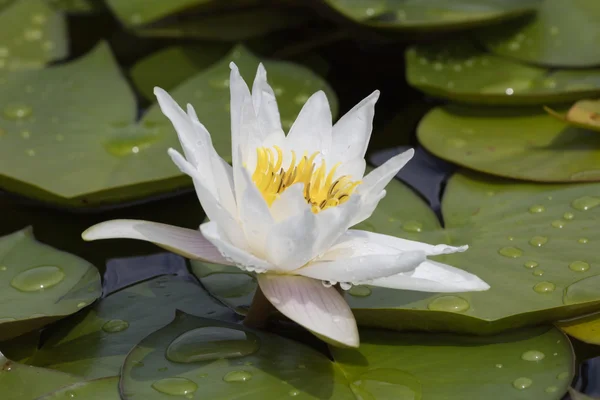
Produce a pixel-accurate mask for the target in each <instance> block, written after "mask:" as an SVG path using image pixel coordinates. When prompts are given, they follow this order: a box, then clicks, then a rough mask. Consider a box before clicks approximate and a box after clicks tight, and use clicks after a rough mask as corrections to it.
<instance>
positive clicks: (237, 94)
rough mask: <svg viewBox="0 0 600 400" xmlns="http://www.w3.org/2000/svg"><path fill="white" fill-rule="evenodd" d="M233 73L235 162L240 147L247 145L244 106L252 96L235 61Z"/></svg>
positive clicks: (231, 75)
mask: <svg viewBox="0 0 600 400" xmlns="http://www.w3.org/2000/svg"><path fill="white" fill-rule="evenodd" d="M229 67H230V68H231V73H230V74H229V93H230V113H231V154H232V157H233V163H234V166H235V163H236V162H238V161H239V160H236V157H237V155H238V151H239V149H240V148H244V147H245V145H246V133H245V132H244V130H243V129H242V128H241V122H242V106H243V104H244V101H245V100H246V99H247V98H248V97H250V90H249V89H248V85H246V82H244V80H243V79H242V76H241V75H240V71H239V70H238V67H237V66H236V65H235V63H233V62H232V63H230V64H229Z"/></svg>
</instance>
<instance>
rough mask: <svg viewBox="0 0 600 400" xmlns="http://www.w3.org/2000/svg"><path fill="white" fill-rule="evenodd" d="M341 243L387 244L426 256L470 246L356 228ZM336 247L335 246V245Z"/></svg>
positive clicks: (351, 245)
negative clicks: (401, 236)
mask: <svg viewBox="0 0 600 400" xmlns="http://www.w3.org/2000/svg"><path fill="white" fill-rule="evenodd" d="M338 243H339V244H338V245H337V246H340V245H345V246H347V247H350V248H360V246H361V244H364V246H369V247H371V246H373V245H374V244H376V245H378V246H385V247H388V248H391V249H395V250H398V251H413V250H421V251H423V252H425V255H426V256H437V255H441V254H452V253H459V252H463V251H466V250H467V249H468V248H469V246H466V245H465V246H459V247H455V246H449V245H447V244H436V245H432V244H428V243H423V242H417V241H414V240H407V239H402V238H399V237H395V236H389V235H382V234H380V233H374V232H368V231H361V230H356V229H350V230H348V231H347V232H346V233H345V234H344V236H343V237H341V238H340V240H339V242H338ZM334 248H335V246H334Z"/></svg>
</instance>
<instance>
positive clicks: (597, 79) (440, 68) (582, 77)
mask: <svg viewBox="0 0 600 400" xmlns="http://www.w3.org/2000/svg"><path fill="white" fill-rule="evenodd" d="M406 79H407V80H408V82H409V83H410V84H411V85H412V86H414V87H416V88H417V89H419V90H421V91H423V92H425V93H427V94H430V95H433V96H438V97H443V98H447V99H451V100H456V101H459V102H464V103H474V104H481V103H485V104H548V103H559V102H567V101H575V100H579V99H581V98H585V97H589V96H594V95H596V94H598V93H600V69H596V70H577V71H561V70H559V71H554V72H550V71H549V70H546V69H544V68H539V67H534V66H528V65H524V64H520V63H518V62H515V61H512V60H510V59H507V58H503V57H499V56H496V55H493V54H489V53H486V52H485V51H482V50H480V49H479V48H478V47H476V46H475V45H474V44H473V42H472V41H470V40H464V39H458V40H453V41H444V42H440V43H431V44H423V45H417V46H414V47H411V48H410V49H409V50H408V51H407V52H406Z"/></svg>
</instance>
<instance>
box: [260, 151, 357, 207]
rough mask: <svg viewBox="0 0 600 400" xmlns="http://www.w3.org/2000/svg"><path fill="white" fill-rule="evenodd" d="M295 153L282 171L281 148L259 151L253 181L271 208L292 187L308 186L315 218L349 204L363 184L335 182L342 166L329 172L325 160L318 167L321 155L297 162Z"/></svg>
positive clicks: (344, 180) (344, 179)
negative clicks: (355, 191) (318, 157)
mask: <svg viewBox="0 0 600 400" xmlns="http://www.w3.org/2000/svg"><path fill="white" fill-rule="evenodd" d="M291 153H292V160H291V162H290V165H289V166H288V167H287V169H285V168H282V167H281V165H282V163H283V151H282V150H281V148H279V147H278V146H273V148H272V149H267V148H258V149H256V169H255V170H254V173H253V174H252V180H253V181H254V183H255V184H256V187H257V188H258V189H259V190H260V191H261V193H262V195H263V197H264V199H265V200H266V201H267V203H268V204H269V206H270V205H271V204H273V202H274V201H275V199H277V198H278V197H279V195H280V194H281V193H283V192H284V191H285V190H286V189H287V188H288V187H290V186H292V185H294V184H296V183H300V184H303V185H304V191H303V193H304V198H305V199H306V201H307V202H308V203H309V204H310V205H311V210H312V212H314V213H315V214H316V213H318V212H320V211H322V210H325V209H327V208H330V207H336V206H338V205H340V204H343V203H345V202H346V201H348V199H349V198H350V196H351V195H352V193H353V192H354V190H355V189H356V187H357V186H358V185H360V183H361V181H352V180H351V179H350V177H349V176H348V175H343V176H341V177H339V178H337V179H336V180H335V181H333V177H334V176H335V172H336V170H337V168H338V167H339V166H340V163H337V164H336V165H334V166H333V168H331V170H329V173H328V172H327V164H326V163H325V160H322V161H321V164H320V165H318V166H317V165H316V164H315V159H316V158H317V156H318V155H319V153H318V152H315V153H313V154H311V155H310V156H308V154H307V153H305V154H304V155H303V156H302V158H300V160H299V161H298V162H296V153H295V152H294V151H292V152H291Z"/></svg>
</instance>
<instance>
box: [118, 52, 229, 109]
mask: <svg viewBox="0 0 600 400" xmlns="http://www.w3.org/2000/svg"><path fill="white" fill-rule="evenodd" d="M230 49H231V45H229V44H225V43H204V44H202V45H201V46H172V47H167V48H165V49H162V50H159V51H157V52H156V53H154V54H151V55H149V56H148V57H146V58H144V59H142V60H140V61H138V62H137V63H136V64H135V65H134V66H133V67H132V68H131V71H130V72H129V75H130V76H131V79H132V81H133V84H134V85H135V87H136V89H137V90H138V91H139V92H140V93H141V94H142V95H143V96H144V97H145V98H146V99H148V100H150V101H152V102H154V100H155V99H156V97H155V96H154V87H155V86H159V87H161V88H163V89H165V90H167V91H170V90H172V89H174V88H175V87H177V85H179V84H181V83H182V82H184V81H185V80H186V79H188V78H190V77H192V76H194V75H195V74H197V73H199V72H200V71H204V70H205V69H207V68H208V67H210V66H211V65H212V64H214V63H216V62H217V61H219V60H220V59H222V58H224V57H225V56H226V55H227V53H228V52H229V50H230ZM165 70H167V71H170V73H168V74H165V73H163V71H165Z"/></svg>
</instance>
